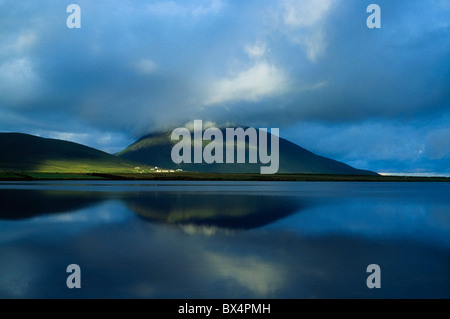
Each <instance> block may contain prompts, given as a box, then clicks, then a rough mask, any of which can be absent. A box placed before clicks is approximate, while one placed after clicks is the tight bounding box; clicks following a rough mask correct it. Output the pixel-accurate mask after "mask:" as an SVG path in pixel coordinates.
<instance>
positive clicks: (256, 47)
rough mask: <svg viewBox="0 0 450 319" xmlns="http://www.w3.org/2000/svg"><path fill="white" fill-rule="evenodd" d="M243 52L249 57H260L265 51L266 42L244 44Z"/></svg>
mask: <svg viewBox="0 0 450 319" xmlns="http://www.w3.org/2000/svg"><path fill="white" fill-rule="evenodd" d="M245 53H247V54H248V56H249V57H250V58H259V57H262V56H264V54H265V53H266V44H265V43H256V44H253V45H246V46H245Z"/></svg>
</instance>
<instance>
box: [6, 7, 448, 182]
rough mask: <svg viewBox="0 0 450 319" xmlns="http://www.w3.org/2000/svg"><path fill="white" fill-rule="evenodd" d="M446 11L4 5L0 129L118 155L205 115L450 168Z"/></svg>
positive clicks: (381, 167)
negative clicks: (372, 22) (375, 16)
mask: <svg viewBox="0 0 450 319" xmlns="http://www.w3.org/2000/svg"><path fill="white" fill-rule="evenodd" d="M71 3H76V4H78V5H79V6H80V7H81V29H68V28H67V26H66V19H67V17H68V15H69V13H67V12H66V7H67V6H68V5H69V4H71ZM371 3H376V4H378V5H379V6H380V7H381V19H382V28H381V29H368V28H367V26H366V19H367V17H368V16H369V14H368V13H366V8H367V6H368V5H369V4H371ZM449 16H450V1H449V0H431V1H423V0H409V1H404V0H396V1H384V0H370V1H365V0H310V1H305V0H278V1H268V0H246V1H237V0H236V1H231V0H197V1H192V0H188V1H163V0H160V1H137V0H128V1H113V0H108V1H107V0H90V1H87V0H78V1H75V0H71V1H57V0H39V1H26V0H24V1H9V0H0V131H3V132H6V131H14V132H24V133H30V134H36V135H40V136H44V137H53V138H63V139H69V140H72V141H76V142H80V143H83V144H86V145H89V146H92V147H97V148H100V149H102V150H105V151H108V152H116V151H120V150H121V149H123V148H124V147H126V146H127V145H128V144H130V143H132V142H133V141H134V140H136V139H137V138H139V137H140V136H142V135H144V134H147V133H150V132H152V131H157V130H162V129H164V130H166V129H172V128H174V127H178V126H184V125H185V124H186V123H189V122H192V121H193V120H195V119H201V120H203V121H204V122H206V121H211V122H213V123H216V124H217V125H218V126H219V125H220V126H222V125H230V126H231V125H236V126H247V125H249V126H254V127H270V128H271V127H277V128H280V135H281V136H282V137H285V138H288V139H290V140H292V141H293V142H295V143H297V144H299V145H301V146H303V147H305V148H307V149H309V150H311V151H313V152H315V153H317V154H320V155H323V156H327V157H331V158H334V159H337V160H340V161H344V162H346V163H348V164H350V165H353V166H355V167H358V168H362V169H371V170H375V171H378V172H387V173H415V174H438V175H450V165H449V164H450V125H449V123H450V89H449V88H450V19H449Z"/></svg>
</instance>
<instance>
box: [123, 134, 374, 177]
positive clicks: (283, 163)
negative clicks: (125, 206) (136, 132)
mask: <svg viewBox="0 0 450 319" xmlns="http://www.w3.org/2000/svg"><path fill="white" fill-rule="evenodd" d="M170 135H171V132H166V133H157V134H150V135H147V136H144V137H142V138H141V139H139V140H138V141H136V142H135V143H133V144H132V145H130V146H128V147H127V148H126V149H124V150H123V151H122V152H120V153H118V154H116V155H117V156H119V157H122V158H126V159H129V160H133V161H136V162H142V163H145V164H149V165H155V166H160V167H166V168H170V169H183V170H184V171H192V172H204V173H251V174H256V173H259V172H260V167H261V166H262V164H261V163H257V164H248V163H247V164H237V163H235V164H216V163H214V164H185V163H182V164H179V165H176V164H174V163H173V161H172V159H171V150H172V147H173V146H174V145H175V144H176V143H177V141H172V140H171V139H170ZM223 135H224V136H225V131H223ZM268 140H269V141H270V138H268ZM206 143H208V142H204V146H205V145H206ZM279 148H280V153H279V154H280V155H279V156H280V157H279V159H280V167H279V170H278V173H279V174H339V175H376V173H374V172H370V171H365V170H358V169H355V168H353V167H351V166H349V165H346V164H344V163H341V162H338V161H335V160H332V159H329V158H325V157H322V156H318V155H316V154H313V153H311V152H309V151H307V150H306V149H304V148H302V147H300V146H298V145H296V144H294V143H291V142H289V141H287V140H285V139H282V138H280V140H279ZM224 154H225V150H224ZM246 154H247V155H246V156H247V158H248V144H247V145H246ZM247 162H248V160H247ZM264 166H266V165H264Z"/></svg>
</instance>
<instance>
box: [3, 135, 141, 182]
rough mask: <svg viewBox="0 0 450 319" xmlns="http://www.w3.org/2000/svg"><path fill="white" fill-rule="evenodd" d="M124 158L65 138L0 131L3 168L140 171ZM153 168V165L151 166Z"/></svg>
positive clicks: (62, 170) (30, 170) (87, 171)
mask: <svg viewBox="0 0 450 319" xmlns="http://www.w3.org/2000/svg"><path fill="white" fill-rule="evenodd" d="M136 166H141V167H140V168H141V170H142V169H145V168H147V167H145V168H144V167H142V165H141V164H136V163H134V162H131V161H129V160H127V159H124V158H119V157H116V156H114V155H111V154H108V153H105V152H102V151H99V150H96V149H94V148H90V147H87V146H84V145H80V144H77V143H73V142H67V141H62V140H55V139H47V138H41V137H37V136H32V135H27V134H21V133H0V171H3V172H11V171H13V172H49V173H53V172H58V173H119V172H121V173H136V172H137V171H136V169H135V167H136ZM148 169H150V167H148Z"/></svg>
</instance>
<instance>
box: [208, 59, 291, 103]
mask: <svg viewBox="0 0 450 319" xmlns="http://www.w3.org/2000/svg"><path fill="white" fill-rule="evenodd" d="M287 84H288V80H287V77H286V75H285V74H284V72H283V71H282V70H280V69H278V68H277V67H276V66H274V65H272V64H269V63H267V62H260V63H257V64H256V65H255V66H253V67H251V68H250V69H248V70H245V71H242V72H240V73H238V74H237V75H236V76H233V77H230V78H226V79H221V80H218V81H217V82H215V83H213V84H212V85H211V87H210V90H209V97H208V98H207V99H206V102H205V104H206V105H212V104H219V103H224V102H237V101H250V102H256V101H259V100H261V99H262V98H264V97H269V96H275V95H278V94H281V93H283V92H285V91H286V89H287Z"/></svg>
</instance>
